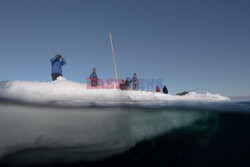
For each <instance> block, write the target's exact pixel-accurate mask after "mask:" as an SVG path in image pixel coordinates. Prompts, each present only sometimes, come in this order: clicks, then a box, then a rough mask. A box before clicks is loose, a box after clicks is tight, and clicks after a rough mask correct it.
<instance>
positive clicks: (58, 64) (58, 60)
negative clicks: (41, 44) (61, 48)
mask: <svg viewBox="0 0 250 167" xmlns="http://www.w3.org/2000/svg"><path fill="white" fill-rule="evenodd" d="M50 62H51V67H52V70H51V77H52V81H54V80H56V79H57V77H59V76H62V66H63V65H65V64H66V61H65V59H64V58H63V57H62V56H61V55H59V54H56V55H55V56H54V57H53V58H51V59H50Z"/></svg>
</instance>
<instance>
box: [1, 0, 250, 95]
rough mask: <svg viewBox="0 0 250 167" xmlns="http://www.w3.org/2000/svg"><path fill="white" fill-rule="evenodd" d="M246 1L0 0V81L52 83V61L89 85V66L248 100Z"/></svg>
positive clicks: (105, 74) (107, 74)
mask: <svg viewBox="0 0 250 167" xmlns="http://www.w3.org/2000/svg"><path fill="white" fill-rule="evenodd" d="M249 9H250V1H248V0H240V1H236V0H234V1H231V0H209V1H201V0H189V1H186V0H171V1H169V0H150V1H149V0H123V1H120V0H105V1H104V0H22V1H20V0H1V1H0V58H1V59H0V60H1V61H0V81H2V80H29V81H50V80H51V76H50V71H51V65H50V62H49V59H50V58H51V57H53V56H54V55H55V54H56V53H59V54H62V56H63V57H64V58H65V59H66V61H67V65H65V66H64V68H63V75H64V76H65V77H66V78H67V79H68V80H71V81H76V82H86V77H88V76H89V74H90V73H91V70H92V68H93V67H96V68H97V73H98V76H99V78H103V79H107V78H114V70H113V62H112V53H111V48H110V41H109V38H108V33H109V32H112V37H113V43H114V49H115V55H116V63H117V70H118V77H119V78H125V77H127V76H132V74H133V73H134V72H136V73H137V74H138V77H139V78H148V79H157V78H162V79H163V81H164V84H167V86H168V89H169V91H170V93H173V94H174V93H177V92H179V91H183V90H190V89H193V88H199V92H211V93H219V94H222V95H226V96H234V95H250V20H249V17H250V10H249Z"/></svg>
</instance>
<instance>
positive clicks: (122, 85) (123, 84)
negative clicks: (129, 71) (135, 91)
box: [120, 80, 126, 90]
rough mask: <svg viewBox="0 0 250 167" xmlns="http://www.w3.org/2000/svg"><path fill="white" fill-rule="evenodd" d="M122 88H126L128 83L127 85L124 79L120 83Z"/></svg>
mask: <svg viewBox="0 0 250 167" xmlns="http://www.w3.org/2000/svg"><path fill="white" fill-rule="evenodd" d="M120 89H121V90H126V85H125V82H124V80H122V82H121V83H120Z"/></svg>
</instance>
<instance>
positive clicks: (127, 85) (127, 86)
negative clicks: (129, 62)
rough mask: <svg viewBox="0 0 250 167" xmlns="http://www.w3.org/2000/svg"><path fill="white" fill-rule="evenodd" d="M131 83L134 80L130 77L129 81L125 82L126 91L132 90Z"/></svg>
mask: <svg viewBox="0 0 250 167" xmlns="http://www.w3.org/2000/svg"><path fill="white" fill-rule="evenodd" d="M131 82H132V80H131V79H130V78H129V77H127V79H126V81H125V85H126V90H130V89H131V86H130V84H131Z"/></svg>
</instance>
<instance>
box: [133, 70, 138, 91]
mask: <svg viewBox="0 0 250 167" xmlns="http://www.w3.org/2000/svg"><path fill="white" fill-rule="evenodd" d="M132 83H133V90H138V79H137V75H136V73H134V77H133V78H132Z"/></svg>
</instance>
